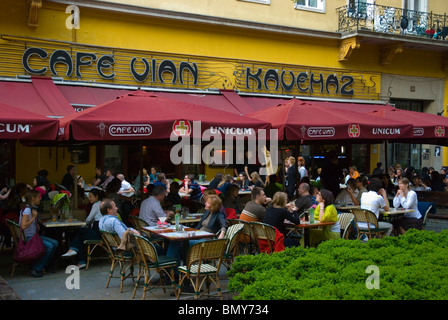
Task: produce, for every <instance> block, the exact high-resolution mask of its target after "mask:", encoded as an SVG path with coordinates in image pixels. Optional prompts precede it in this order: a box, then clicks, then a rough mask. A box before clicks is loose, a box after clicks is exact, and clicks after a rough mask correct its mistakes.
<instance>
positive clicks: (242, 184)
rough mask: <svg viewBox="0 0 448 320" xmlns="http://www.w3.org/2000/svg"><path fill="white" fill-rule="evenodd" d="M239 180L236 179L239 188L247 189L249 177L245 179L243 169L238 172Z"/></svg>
mask: <svg viewBox="0 0 448 320" xmlns="http://www.w3.org/2000/svg"><path fill="white" fill-rule="evenodd" d="M238 178H239V180H237V181H236V183H237V184H238V186H239V187H240V189H243V190H246V189H249V184H250V183H249V179H247V176H246V173H244V172H243V171H242V172H240V173H239V174H238Z"/></svg>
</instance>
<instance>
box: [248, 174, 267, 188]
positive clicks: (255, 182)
mask: <svg viewBox="0 0 448 320" xmlns="http://www.w3.org/2000/svg"><path fill="white" fill-rule="evenodd" d="M249 187H252V188H253V187H260V188H264V187H265V185H264V182H263V180H261V177H260V175H259V174H258V172H256V171H254V172H252V173H251V174H250V183H249Z"/></svg>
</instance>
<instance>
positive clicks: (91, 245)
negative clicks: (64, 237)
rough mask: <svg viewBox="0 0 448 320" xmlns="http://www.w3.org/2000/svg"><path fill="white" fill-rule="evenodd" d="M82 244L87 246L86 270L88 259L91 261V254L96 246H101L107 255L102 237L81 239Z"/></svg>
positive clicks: (107, 251)
mask: <svg viewBox="0 0 448 320" xmlns="http://www.w3.org/2000/svg"><path fill="white" fill-rule="evenodd" d="M83 243H84V245H85V246H86V247H87V263H86V270H88V269H89V265H90V261H92V255H93V252H94V251H95V249H96V248H102V249H103V250H104V251H106V253H107V254H108V257H109V258H110V256H109V250H107V248H106V245H105V244H104V241H103V240H102V239H89V240H84V241H83Z"/></svg>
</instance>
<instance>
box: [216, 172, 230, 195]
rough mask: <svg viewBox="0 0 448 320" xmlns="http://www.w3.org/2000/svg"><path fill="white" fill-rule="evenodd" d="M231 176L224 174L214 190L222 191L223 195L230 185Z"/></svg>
mask: <svg viewBox="0 0 448 320" xmlns="http://www.w3.org/2000/svg"><path fill="white" fill-rule="evenodd" d="M232 183H233V177H232V176H231V175H230V174H226V175H224V176H223V177H222V180H221V182H220V183H219V184H218V187H217V188H216V190H218V191H219V192H222V193H223V194H224V195H225V194H227V189H228V188H229V187H230V186H231V185H232Z"/></svg>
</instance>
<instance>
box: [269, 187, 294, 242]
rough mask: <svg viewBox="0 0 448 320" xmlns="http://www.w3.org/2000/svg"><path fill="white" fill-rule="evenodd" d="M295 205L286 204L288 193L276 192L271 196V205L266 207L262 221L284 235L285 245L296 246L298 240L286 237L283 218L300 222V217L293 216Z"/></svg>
mask: <svg viewBox="0 0 448 320" xmlns="http://www.w3.org/2000/svg"><path fill="white" fill-rule="evenodd" d="M294 209H296V208H295V206H293V207H290V206H288V195H287V194H286V193H285V192H281V191H279V192H276V193H275V194H274V197H273V198H272V202H271V206H270V207H269V208H267V209H266V213H265V215H264V219H263V223H266V224H269V225H271V226H273V227H275V228H277V230H278V231H279V232H281V233H283V235H284V236H285V246H286V247H292V246H297V245H298V244H299V242H298V241H297V240H295V239H292V238H289V237H287V236H286V235H287V230H286V227H285V223H284V221H285V219H286V220H288V221H291V222H292V223H294V224H300V219H298V218H296V217H295V216H294V211H293V210H294Z"/></svg>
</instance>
